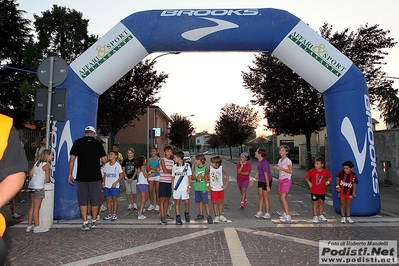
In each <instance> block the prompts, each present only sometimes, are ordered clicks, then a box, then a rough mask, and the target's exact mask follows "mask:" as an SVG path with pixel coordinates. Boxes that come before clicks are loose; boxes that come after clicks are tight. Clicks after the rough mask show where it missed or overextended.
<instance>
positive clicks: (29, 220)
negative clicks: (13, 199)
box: [28, 198, 34, 225]
mask: <svg viewBox="0 0 399 266" xmlns="http://www.w3.org/2000/svg"><path fill="white" fill-rule="evenodd" d="M33 200H34V199H33V198H31V199H30V206H29V211H28V225H32V221H33Z"/></svg>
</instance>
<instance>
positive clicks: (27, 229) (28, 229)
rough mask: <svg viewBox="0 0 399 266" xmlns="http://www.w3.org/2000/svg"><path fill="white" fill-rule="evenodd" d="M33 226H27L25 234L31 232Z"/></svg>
mask: <svg viewBox="0 0 399 266" xmlns="http://www.w3.org/2000/svg"><path fill="white" fill-rule="evenodd" d="M34 227H35V226H34V225H33V224H32V225H28V227H26V230H25V231H26V232H27V233H29V232H30V231H32V230H33V228H34Z"/></svg>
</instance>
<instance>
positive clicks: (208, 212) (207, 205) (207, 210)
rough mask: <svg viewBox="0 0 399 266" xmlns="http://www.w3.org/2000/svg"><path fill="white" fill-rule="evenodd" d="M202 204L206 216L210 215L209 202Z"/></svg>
mask: <svg viewBox="0 0 399 266" xmlns="http://www.w3.org/2000/svg"><path fill="white" fill-rule="evenodd" d="M204 205H205V212H206V215H207V216H210V215H211V211H210V209H209V204H208V203H204Z"/></svg>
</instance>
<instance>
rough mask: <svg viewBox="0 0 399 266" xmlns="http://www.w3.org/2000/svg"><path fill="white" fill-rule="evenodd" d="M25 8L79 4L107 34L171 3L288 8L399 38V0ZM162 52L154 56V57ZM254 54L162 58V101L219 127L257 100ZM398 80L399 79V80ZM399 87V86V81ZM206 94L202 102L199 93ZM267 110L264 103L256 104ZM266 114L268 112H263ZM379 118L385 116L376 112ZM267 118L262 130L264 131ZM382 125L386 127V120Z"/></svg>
mask: <svg viewBox="0 0 399 266" xmlns="http://www.w3.org/2000/svg"><path fill="white" fill-rule="evenodd" d="M17 3H19V4H20V8H21V9H22V10H25V11H27V14H26V18H28V19H31V20H33V14H38V15H40V14H41V12H42V11H45V10H49V9H51V8H52V5H53V4H57V5H59V6H66V7H69V8H73V9H76V10H77V11H80V12H82V13H83V17H84V18H85V19H89V20H90V23H89V33H90V34H95V35H99V36H100V37H101V36H103V35H104V34H105V33H106V32H108V31H109V30H110V29H111V28H112V27H113V26H114V25H115V24H116V23H118V22H119V21H121V20H122V19H123V18H125V17H127V16H129V15H130V14H132V13H135V12H137V11H142V10H150V9H171V8H180V9H181V8H250V7H252V8H269V7H270V8H279V9H283V10H286V11H288V12H290V13H292V14H293V15H295V16H297V17H299V18H300V19H302V20H303V21H304V22H305V23H308V24H309V25H310V27H312V28H313V29H314V30H316V31H318V28H319V27H320V26H321V25H322V24H323V23H324V22H328V23H329V24H331V25H333V26H334V30H335V31H342V30H343V29H345V28H347V27H350V28H351V29H352V30H356V29H357V28H358V27H359V26H360V25H364V24H365V23H368V24H369V25H374V24H379V25H380V27H381V28H383V29H385V30H390V31H391V34H390V36H391V37H393V38H394V39H395V40H396V41H399V26H398V23H397V16H398V11H399V1H397V0H380V1H374V0H363V1H362V0H351V1H348V0H336V1H330V2H327V1H307V2H305V1H297V0H280V1H270V0H269V1H267V0H246V1H242V0H218V1H214V0H201V1H198V0H195V1H194V0H168V1H164V0H147V1H143V0H118V1H114V2H110V1H103V0H85V1H82V0H79V1H78V0H59V1H57V0H51V1H50V0H40V1H32V0H19V1H17ZM157 55H158V54H152V55H149V56H148V58H150V59H151V58H154V57H155V56H157ZM398 58H399V46H396V47H395V48H394V49H390V55H389V57H388V58H387V60H386V62H387V63H388V65H387V66H386V67H384V70H385V71H386V72H388V75H389V76H395V77H397V76H399V60H398ZM253 59H254V54H253V53H242V52H241V53H232V52H228V53H227V52H225V53H195V52H193V53H182V54H179V55H167V56H163V57H161V58H159V59H158V60H157V64H156V69H157V70H158V71H164V72H165V73H168V74H169V79H168V80H167V83H166V84H165V85H164V87H163V89H162V91H161V93H160V96H161V100H160V102H159V103H158V105H159V106H160V107H161V108H162V109H163V110H164V111H165V113H166V114H168V115H171V114H172V113H173V112H177V113H179V114H182V115H191V114H195V116H194V117H190V120H191V121H192V122H193V124H194V127H196V132H200V131H202V130H207V131H208V132H213V130H214V125H215V120H217V119H218V117H219V115H220V110H221V108H222V107H223V106H224V105H225V104H226V103H230V102H233V103H236V104H239V105H243V106H244V105H246V104H248V103H249V102H250V100H251V99H252V95H251V92H250V91H248V90H245V89H244V88H243V86H242V85H243V82H242V78H241V71H248V65H251V64H252V61H253ZM396 84H398V82H396ZM396 86H397V85H396ZM181 93H187V95H189V96H190V97H191V98H192V100H189V101H176V97H174V96H175V95H176V94H181ZM199 95H201V96H200V99H201V100H200V101H198V100H197V97H198V96H199ZM254 108H255V109H257V110H259V111H260V113H261V108H260V107H258V106H254ZM261 115H262V113H261ZM373 116H374V118H376V119H378V118H379V115H378V114H377V113H375V114H374V115H373ZM264 123H265V121H262V122H261V123H260V124H259V128H258V130H257V133H258V134H264V133H265V132H264V131H263V126H262V125H263V124H264ZM379 128H384V125H382V123H380V125H379Z"/></svg>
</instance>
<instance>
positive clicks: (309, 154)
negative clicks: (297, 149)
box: [305, 133, 313, 170]
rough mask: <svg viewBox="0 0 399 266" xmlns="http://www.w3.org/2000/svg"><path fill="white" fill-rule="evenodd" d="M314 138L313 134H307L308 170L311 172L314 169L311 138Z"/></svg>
mask: <svg viewBox="0 0 399 266" xmlns="http://www.w3.org/2000/svg"><path fill="white" fill-rule="evenodd" d="M311 136H312V133H306V134H305V137H306V166H307V169H308V170H310V169H312V168H313V162H312V153H311V148H310V137H311Z"/></svg>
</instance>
